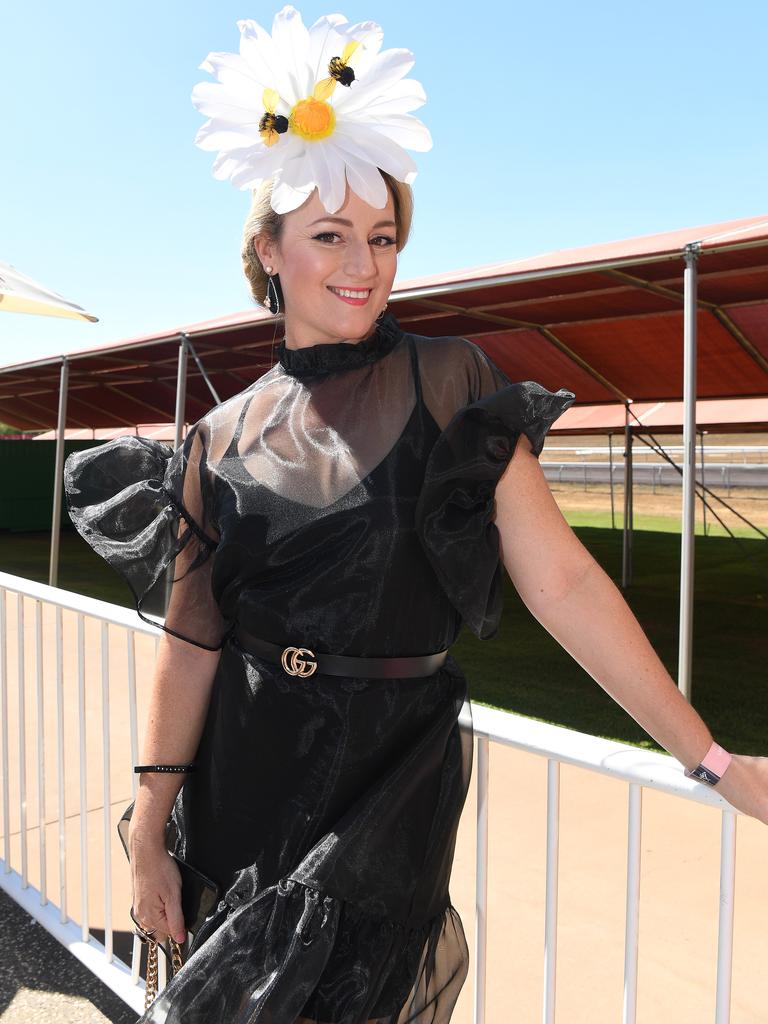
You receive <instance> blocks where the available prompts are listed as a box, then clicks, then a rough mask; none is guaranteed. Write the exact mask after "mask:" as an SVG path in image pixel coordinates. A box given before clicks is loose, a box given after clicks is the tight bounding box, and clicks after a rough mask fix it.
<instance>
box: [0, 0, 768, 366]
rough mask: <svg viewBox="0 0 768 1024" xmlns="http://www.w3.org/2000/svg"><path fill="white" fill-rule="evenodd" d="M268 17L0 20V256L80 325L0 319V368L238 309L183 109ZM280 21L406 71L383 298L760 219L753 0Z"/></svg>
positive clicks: (104, 12)
mask: <svg viewBox="0 0 768 1024" xmlns="http://www.w3.org/2000/svg"><path fill="white" fill-rule="evenodd" d="M279 6H280V4H279V3H277V4H275V5H266V4H264V3H262V2H260V0H258V2H254V0H249V2H244V0H238V2H232V0H216V2H213V0H208V2H202V0H185V2H183V3H182V2H180V0H161V2H157V0H155V2H153V3H150V2H148V0H134V2H133V3H131V4H116V3H108V2H105V0H100V2H98V3H97V2H92V0H73V2H72V3H70V4H63V3H61V2H56V3H54V2H43V3H35V2H34V0H27V2H26V3H24V4H20V3H17V4H13V5H10V4H8V5H6V6H5V9H4V11H3V18H2V34H1V36H0V96H2V108H3V128H2V136H0V204H1V205H0V260H3V261H5V262H8V263H11V264H13V265H14V266H16V267H17V268H18V269H19V270H21V271H23V272H25V273H27V274H28V275H30V276H31V277H34V278H36V279H37V280H39V281H41V282H43V283H45V284H46V285H47V286H48V287H50V288H52V289H54V290H55V291H58V292H60V293H61V294H63V295H65V296H67V297H68V298H70V299H72V300H73V301H75V302H78V303H79V304H80V305H82V306H85V307H86V308H87V309H89V310H90V311H92V312H93V313H95V314H96V315H97V316H98V317H100V322H99V323H98V324H87V323H84V322H83V323H80V322H70V321H66V320H54V319H48V318H44V317H35V316H25V315H18V314H5V315H0V362H1V363H8V362H16V361H18V360H20V359H25V358H33V357H37V356H43V355H49V354H55V353H59V352H67V351H71V350H73V349H77V348H84V347H91V346H94V345H98V344H100V343H102V342H107V341H112V340H117V339H120V338H125V337H133V336H136V335H141V334H143V333H146V332H149V331H154V330H164V329H172V328H174V327H176V326H179V325H181V324H188V323H193V322H195V321H198V320H204V319H208V318H211V317H215V316H219V315H222V314H225V313H229V312H233V311H236V310H244V309H248V308H251V306H252V302H251V300H250V297H249V293H248V290H247V286H246V282H245V279H244V278H243V277H242V271H241V268H240V259H239V242H240V232H241V228H242V223H243V220H244V218H245V215H246V212H247V209H248V193H247V192H240V191H238V190H237V189H236V188H234V187H233V186H232V185H231V184H230V183H229V182H220V181H216V180H215V179H214V178H213V176H212V174H211V163H212V154H210V153H206V152H203V151H202V150H200V149H198V148H197V147H196V146H195V145H194V142H193V139H194V135H195V132H196V131H197V128H198V127H199V125H200V124H201V123H202V122H203V120H204V119H203V118H202V117H201V115H200V114H198V112H197V111H196V110H195V109H194V107H193V106H192V104H191V102H190V98H189V94H190V91H191V89H192V86H193V85H194V84H195V83H196V82H198V81H202V80H206V79H210V76H208V75H207V74H206V73H205V72H202V71H199V70H198V65H199V64H200V62H201V61H202V60H203V59H204V58H205V56H206V55H207V54H208V52H209V51H211V50H225V51H235V50H237V46H238V39H239V33H238V30H237V26H236V22H237V21H238V19H240V18H253V19H255V20H257V21H259V22H261V24H263V25H266V26H270V25H271V21H272V16H273V14H274V12H275V11H276V10H277V9H278V7H279ZM296 6H298V7H299V9H300V10H301V11H302V14H303V16H304V20H305V22H306V23H307V24H311V22H312V21H314V20H315V18H317V17H318V16H319V15H321V14H325V13H329V12H331V11H341V12H342V13H343V14H345V15H346V16H347V17H348V18H349V19H350V21H357V20H363V19H373V20H376V21H379V22H380V23H381V25H382V26H383V28H384V46H385V47H390V46H406V47H408V48H410V49H411V50H413V51H414V54H415V56H416V66H415V68H414V70H413V72H412V73H411V77H414V78H417V79H419V80H420V81H421V82H422V83H423V84H424V86H425V89H426V92H427V98H428V100H427V103H426V105H425V106H424V107H422V108H421V109H420V110H419V111H417V114H418V116H419V117H421V118H422V119H423V120H424V121H425V122H426V123H427V124H428V126H429V128H430V130H431V132H432V135H433V138H434V143H435V144H434V148H433V149H432V151H431V152H430V153H427V154H417V155H416V159H417V161H418V165H419V169H420V170H419V177H418V180H417V181H416V184H415V188H414V191H415V198H416V219H415V229H414V233H413V236H412V239H411V242H410V243H409V246H408V248H407V249H406V251H405V252H404V253H403V254H402V256H401V262H400V272H399V277H400V279H405V278H408V277H413V276H417V275H421V274H431V273H437V272H439V271H441V270H449V269H454V268H458V267H464V266H472V265H473V264H478V263H487V262H494V261H497V260H506V259H516V258H519V257H523V256H528V255H535V254H536V253H540V252H546V251H548V250H552V249H562V248H570V247H572V246H578V245H586V244H589V243H592V242H600V241H608V240H612V239H616V238H622V237H629V236H632V235H640V234H650V233H653V232H655V231H662V230H666V229H671V228H675V227H687V226H692V225H696V224H706V223H711V222H715V221H720V220H728V219H731V218H736V217H747V216H754V215H758V214H768V198H767V197H766V186H767V183H768V142H766V109H768V102H767V101H768V85H766V76H765V73H764V67H765V53H766V46H767V44H768V4H766V3H765V2H764V0H733V2H732V3H730V4H725V3H723V2H722V0H720V2H713V0H698V2H692V0H676V2H675V3H670V2H669V0H664V2H660V0H645V2H644V3H642V4H639V3H635V4H628V3H621V2H613V3H610V2H602V0H601V2H597V0H587V2H582V3H579V4H575V3H569V2H564V0H550V2H549V3H543V4H536V5H534V4H531V3H528V4H525V5H521V4H515V3H513V4H511V5H506V4H504V5H502V4H496V3H487V4H483V5H480V4H471V5H470V4H466V3H453V2H441V3H439V4H432V5H425V4H417V3H415V2H414V0H409V2H401V0H394V2H393V0H387V2H384V0H366V2H365V3H363V2H353V3H339V4H335V3H331V4H328V5H326V4H325V3H323V4H318V3H314V2H313V3H305V4H303V5H302V4H297V5H296ZM468 11H471V12H472V14H471V17H470V16H468V13H467V12H468Z"/></svg>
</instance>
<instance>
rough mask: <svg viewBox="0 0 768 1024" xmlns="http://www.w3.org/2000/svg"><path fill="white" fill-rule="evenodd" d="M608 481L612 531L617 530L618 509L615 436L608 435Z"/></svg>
mask: <svg viewBox="0 0 768 1024" xmlns="http://www.w3.org/2000/svg"><path fill="white" fill-rule="evenodd" d="M608 479H609V481H610V488H611V529H612V530H615V529H616V509H615V503H614V495H613V434H612V433H610V432H609V434H608Z"/></svg>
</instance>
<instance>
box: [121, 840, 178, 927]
mask: <svg viewBox="0 0 768 1024" xmlns="http://www.w3.org/2000/svg"><path fill="white" fill-rule="evenodd" d="M132 868H133V871H132V876H133V914H134V917H135V918H136V919H137V920H138V921H139V922H140V924H141V927H143V928H144V929H145V930H146V931H148V932H151V931H152V930H153V929H154V934H153V935H152V938H153V939H155V940H156V941H157V942H161V943H162V942H165V940H166V939H167V938H168V937H171V938H173V939H175V940H176V941H177V942H179V943H181V942H184V940H185V939H186V937H187V929H186V926H185V924H184V914H183V912H182V909H181V875H180V873H179V869H178V867H177V866H176V863H175V862H174V860H173V857H171V856H170V854H169V853H168V851H167V850H160V851H152V852H147V851H142V852H141V853H140V854H137V856H136V857H135V858H134V861H133V862H132Z"/></svg>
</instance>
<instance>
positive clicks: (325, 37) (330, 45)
mask: <svg viewBox="0 0 768 1024" xmlns="http://www.w3.org/2000/svg"><path fill="white" fill-rule="evenodd" d="M346 24H347V19H346V18H345V17H344V15H343V14H326V15H324V16H323V17H322V18H318V19H317V21H316V22H315V23H314V25H312V26H311V28H310V29H309V49H308V51H307V64H308V65H309V69H310V73H311V75H312V77H313V78H314V80H315V81H316V82H317V81H319V80H320V79H321V78H326V77H327V76H328V61H329V60H330V59H331V57H337V56H340V54H341V51H342V50H343V49H344V44H343V41H342V40H343V36H342V35H341V33H340V32H339V31H338V29H340V28H341V27H343V26H345V25H346Z"/></svg>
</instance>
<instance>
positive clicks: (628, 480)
mask: <svg viewBox="0 0 768 1024" xmlns="http://www.w3.org/2000/svg"><path fill="white" fill-rule="evenodd" d="M624 415H625V421H624V537H623V544H622V551H621V586H622V588H625V587H628V586H629V584H630V583H631V582H632V440H633V438H632V427H631V426H630V425H629V406H628V405H626V406H625V407H624Z"/></svg>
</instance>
